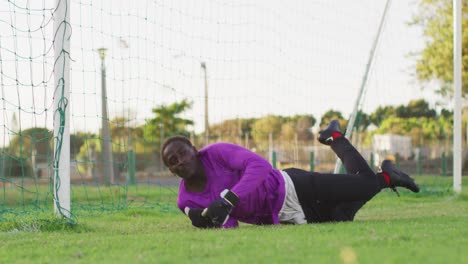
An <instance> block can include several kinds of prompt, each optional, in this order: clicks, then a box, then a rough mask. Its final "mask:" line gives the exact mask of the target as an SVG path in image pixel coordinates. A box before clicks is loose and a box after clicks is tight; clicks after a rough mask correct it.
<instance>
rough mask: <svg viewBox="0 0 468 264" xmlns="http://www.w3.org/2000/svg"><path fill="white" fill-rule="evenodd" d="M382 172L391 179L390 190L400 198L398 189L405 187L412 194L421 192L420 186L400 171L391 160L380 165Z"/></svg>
mask: <svg viewBox="0 0 468 264" xmlns="http://www.w3.org/2000/svg"><path fill="white" fill-rule="evenodd" d="M380 170H381V171H382V172H385V173H386V174H387V175H388V176H389V177H390V186H389V187H390V189H392V190H393V191H394V192H395V193H396V194H397V195H398V196H400V195H399V193H398V191H397V189H396V187H404V188H406V189H408V190H411V191H412V192H415V193H417V192H419V186H418V185H417V184H416V183H415V182H414V180H413V179H412V178H411V177H410V176H409V175H408V174H406V173H404V172H402V171H401V170H399V169H398V168H397V167H395V165H393V163H392V162H391V161H390V160H384V161H383V162H382V165H380Z"/></svg>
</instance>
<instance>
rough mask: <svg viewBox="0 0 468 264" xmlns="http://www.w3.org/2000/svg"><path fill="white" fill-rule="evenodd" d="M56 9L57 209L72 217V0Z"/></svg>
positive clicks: (59, 0)
mask: <svg viewBox="0 0 468 264" xmlns="http://www.w3.org/2000/svg"><path fill="white" fill-rule="evenodd" d="M56 4H57V5H56V9H55V12H54V15H53V17H54V34H53V37H54V40H53V41H54V54H55V55H54V58H55V60H54V77H55V86H54V87H55V90H54V108H53V109H54V150H53V152H54V156H53V167H52V169H53V192H54V210H55V213H56V214H57V216H58V217H64V218H70V217H71V208H70V108H69V98H70V37H71V25H70V0H56Z"/></svg>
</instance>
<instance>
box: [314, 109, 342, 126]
mask: <svg viewBox="0 0 468 264" xmlns="http://www.w3.org/2000/svg"><path fill="white" fill-rule="evenodd" d="M334 119H338V120H339V121H340V126H341V127H342V128H345V127H346V125H347V124H348V122H347V121H346V120H345V119H344V118H343V115H342V114H341V112H339V111H335V110H333V109H330V110H328V111H327V112H326V113H325V114H323V115H322V118H321V120H320V128H324V127H326V126H327V125H328V123H330V121H332V120H334Z"/></svg>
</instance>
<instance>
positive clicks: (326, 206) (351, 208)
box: [285, 137, 386, 223]
mask: <svg viewBox="0 0 468 264" xmlns="http://www.w3.org/2000/svg"><path fill="white" fill-rule="evenodd" d="M331 148H332V149H333V151H334V152H335V153H336V155H337V156H338V157H339V158H340V159H341V161H342V162H343V165H344V167H345V169H346V171H347V174H324V173H317V172H308V171H304V170H301V169H296V168H290V169H285V171H286V172H287V173H288V174H289V176H290V177H291V179H292V182H293V184H294V187H295V188H296V193H297V196H298V199H299V202H300V204H301V206H302V209H303V210H304V214H305V216H306V218H307V222H308V223H321V222H340V221H352V220H353V219H354V216H355V215H356V212H357V211H358V210H359V209H360V208H361V207H362V206H363V205H364V204H365V203H366V202H367V201H369V200H370V199H372V197H374V196H375V195H376V194H377V193H379V192H380V190H381V189H383V188H385V187H386V182H385V179H384V178H383V176H382V175H380V173H379V174H378V175H376V174H375V173H374V171H373V170H372V169H371V168H370V167H369V165H368V164H367V162H366V160H365V159H364V158H363V157H362V156H361V154H360V153H359V152H358V151H357V150H356V149H355V148H354V147H353V146H352V145H351V143H350V142H349V141H348V139H346V138H345V137H340V138H337V139H335V140H334V141H333V142H332V144H331Z"/></svg>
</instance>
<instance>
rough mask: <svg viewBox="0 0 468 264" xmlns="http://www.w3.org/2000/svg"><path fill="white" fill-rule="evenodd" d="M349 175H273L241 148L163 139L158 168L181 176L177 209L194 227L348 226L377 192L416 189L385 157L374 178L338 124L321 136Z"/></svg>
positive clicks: (297, 172)
mask: <svg viewBox="0 0 468 264" xmlns="http://www.w3.org/2000/svg"><path fill="white" fill-rule="evenodd" d="M318 140H319V141H320V142H321V143H322V144H325V145H329V146H330V147H331V149H332V150H333V151H334V152H335V153H336V155H337V156H338V157H339V158H340V159H341V161H342V162H343V164H344V167H345V168H346V171H347V174H328V173H317V172H308V171H304V170H301V169H296V168H291V169H285V170H277V169H274V168H272V166H271V165H270V164H269V163H268V161H266V160H265V159H263V158H262V157H260V156H259V155H257V154H255V153H253V152H251V151H250V150H248V149H245V148H243V147H240V146H237V145H234V144H229V143H215V144H212V145H209V146H206V147H204V148H203V149H201V150H200V151H198V150H197V149H196V148H195V147H194V146H193V145H192V143H191V142H190V140H188V139H187V138H185V137H182V136H174V137H171V138H168V139H167V140H166V141H165V142H164V144H163V147H162V150H161V154H162V157H163V161H164V164H165V165H166V166H167V167H168V168H169V170H170V171H171V172H172V173H174V174H176V175H177V176H179V177H181V178H182V180H181V183H180V186H179V196H178V200H177V206H178V207H179V208H180V210H182V212H184V213H185V214H186V215H187V216H188V217H189V218H190V220H191V222H192V225H193V226H195V227H199V228H216V227H223V228H231V227H237V226H238V224H239V222H244V223H249V224H256V225H271V224H280V223H292V224H305V223H321V222H338V221H352V220H353V219H354V216H355V215H356V213H357V211H358V210H359V209H360V208H361V207H362V206H363V205H364V204H365V203H366V202H367V201H369V200H370V199H372V197H374V196H375V195H376V194H377V193H379V192H380V190H382V189H384V188H391V189H393V190H394V191H395V192H396V187H397V186H398V187H404V188H407V189H409V190H411V191H413V192H419V187H418V186H417V185H416V184H415V182H414V181H413V179H411V178H410V177H409V176H408V175H407V174H405V173H404V172H402V171H400V170H399V169H398V168H396V167H395V166H394V165H393V164H392V163H391V162H390V161H389V160H384V161H383V162H382V164H381V166H380V169H379V172H377V173H374V172H373V171H372V169H371V168H370V167H369V165H368V164H367V162H366V161H365V160H364V158H363V157H362V156H361V155H360V154H359V152H358V151H357V150H356V149H355V148H354V147H353V146H352V145H351V143H350V142H349V141H348V139H346V138H345V137H344V136H343V134H342V133H341V132H340V127H339V123H338V121H337V120H333V121H332V122H330V124H329V125H328V127H326V128H325V129H324V130H322V131H320V132H319V137H318Z"/></svg>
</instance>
